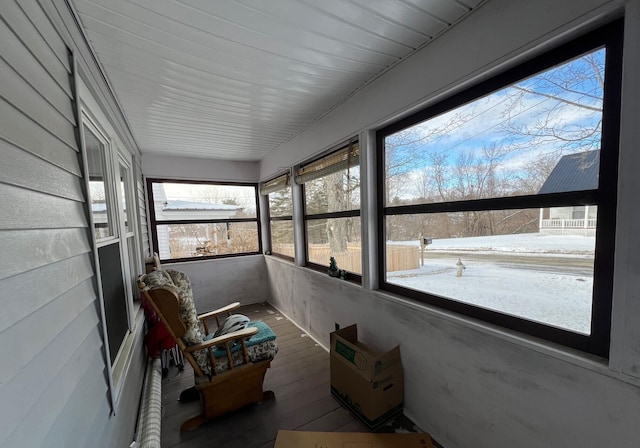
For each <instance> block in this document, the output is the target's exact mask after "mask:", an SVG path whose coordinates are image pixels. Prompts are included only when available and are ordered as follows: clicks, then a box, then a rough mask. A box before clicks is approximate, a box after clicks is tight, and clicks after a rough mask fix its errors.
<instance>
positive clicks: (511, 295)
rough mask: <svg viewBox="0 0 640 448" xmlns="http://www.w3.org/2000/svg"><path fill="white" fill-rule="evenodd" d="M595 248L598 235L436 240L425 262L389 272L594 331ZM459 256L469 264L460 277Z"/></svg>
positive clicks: (463, 297) (483, 303)
mask: <svg viewBox="0 0 640 448" xmlns="http://www.w3.org/2000/svg"><path fill="white" fill-rule="evenodd" d="M388 244H403V245H406V244H416V245H418V242H417V241H416V242H407V241H402V242H388ZM594 249H595V237H585V236H555V235H541V234H524V235H504V236H494V237H474V238H452V239H441V240H436V239H434V240H433V244H430V245H429V246H427V249H426V250H425V257H424V266H422V267H421V268H419V269H415V270H410V271H400V272H392V273H389V274H387V281H388V282H390V283H393V284H397V285H400V286H405V287H408V288H411V289H415V290H418V291H426V292H429V293H431V294H435V295H439V296H443V297H447V298H453V299H456V300H459V301H461V302H465V303H470V304H474V305H478V306H480V307H483V308H488V309H492V310H496V311H500V312H503V313H507V314H512V315H515V316H519V317H524V318H526V319H529V320H533V321H537V322H542V323H545V324H549V325H552V326H556V327H560V328H564V329H568V330H571V331H576V332H580V333H584V334H589V332H590V325H591V300H592V288H593V256H594ZM458 258H460V259H461V261H462V263H463V264H464V266H465V269H464V271H463V274H462V276H461V277H457V276H456V262H457V261H458Z"/></svg>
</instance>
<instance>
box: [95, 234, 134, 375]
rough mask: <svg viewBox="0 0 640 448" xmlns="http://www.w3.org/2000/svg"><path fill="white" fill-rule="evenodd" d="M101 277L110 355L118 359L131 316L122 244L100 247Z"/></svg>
mask: <svg viewBox="0 0 640 448" xmlns="http://www.w3.org/2000/svg"><path fill="white" fill-rule="evenodd" d="M98 258H99V260H100V279H101V281H102V294H103V298H104V315H105V318H106V323H107V334H108V337H109V357H110V359H111V363H112V364H113V361H114V360H115V359H116V355H117V354H118V351H119V350H120V346H121V345H122V342H123V341H124V338H125V336H126V335H127V332H128V331H129V316H128V314H127V302H126V299H125V297H126V295H125V289H124V281H123V277H122V264H121V263H120V244H119V243H115V244H109V245H107V246H103V247H100V248H99V249H98Z"/></svg>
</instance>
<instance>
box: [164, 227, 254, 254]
mask: <svg viewBox="0 0 640 448" xmlns="http://www.w3.org/2000/svg"><path fill="white" fill-rule="evenodd" d="M157 232H158V246H159V255H160V258H161V259H164V260H166V259H172V258H188V257H200V256H213V255H226V254H240V253H247V252H258V247H259V246H258V224H257V223H256V222H236V223H218V224H171V225H159V226H157Z"/></svg>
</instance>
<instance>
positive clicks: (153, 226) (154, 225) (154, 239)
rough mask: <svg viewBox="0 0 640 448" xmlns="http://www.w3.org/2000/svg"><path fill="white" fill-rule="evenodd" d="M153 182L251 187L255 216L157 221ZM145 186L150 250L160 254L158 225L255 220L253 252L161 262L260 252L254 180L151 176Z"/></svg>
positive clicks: (219, 256) (164, 260)
mask: <svg viewBox="0 0 640 448" xmlns="http://www.w3.org/2000/svg"><path fill="white" fill-rule="evenodd" d="M154 183H171V184H192V185H215V186H240V187H252V188H253V189H254V192H255V196H254V197H255V201H256V217H255V218H230V219H189V220H167V221H158V220H157V219H156V210H155V201H154V198H153V184H154ZM145 185H146V188H147V198H148V204H149V232H150V234H151V244H152V251H153V252H156V253H158V254H160V252H159V244H158V230H157V229H158V225H170V224H223V223H227V224H232V223H239V222H255V223H256V228H257V231H258V235H257V238H258V249H257V250H256V251H253V252H242V253H237V254H218V255H203V256H194V257H181V258H169V259H165V258H161V259H160V261H161V262H162V263H182V262H185V261H200V260H212V259H220V258H233V257H244V256H250V255H260V254H262V229H261V226H260V200H259V192H258V184H257V183H255V182H223V181H212V180H191V179H189V180H187V179H170V178H151V177H147V178H146V180H145Z"/></svg>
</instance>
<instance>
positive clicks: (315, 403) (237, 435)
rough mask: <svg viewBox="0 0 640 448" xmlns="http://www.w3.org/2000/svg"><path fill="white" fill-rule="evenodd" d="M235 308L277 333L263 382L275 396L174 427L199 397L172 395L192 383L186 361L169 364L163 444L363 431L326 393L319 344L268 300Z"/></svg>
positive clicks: (188, 446) (224, 444) (236, 447)
mask: <svg viewBox="0 0 640 448" xmlns="http://www.w3.org/2000/svg"><path fill="white" fill-rule="evenodd" d="M235 312H237V313H240V314H245V315H246V316H248V317H250V318H251V319H252V320H262V321H264V322H265V323H267V324H268V325H269V326H270V327H271V328H272V330H273V331H274V332H275V333H276V335H277V341H278V348H279V350H278V354H277V355H276V357H275V359H274V360H273V362H272V364H271V368H270V369H269V370H267V374H266V376H265V382H264V387H265V390H272V391H274V392H275V399H273V400H269V401H266V402H264V403H260V404H257V405H250V406H247V407H246V408H244V409H241V410H239V411H236V412H233V413H230V414H227V415H224V416H221V417H218V418H217V419H215V420H213V421H210V422H207V423H206V424H204V425H202V426H200V427H199V428H197V429H195V430H193V431H189V432H186V433H180V432H179V430H180V425H181V424H182V422H183V421H185V420H187V419H188V418H190V417H193V416H195V415H197V414H198V413H199V411H200V403H199V402H198V401H196V402H191V403H182V402H179V401H178V398H179V397H180V393H181V392H182V391H183V390H184V389H187V388H189V387H191V386H193V381H194V379H193V370H192V369H191V368H190V367H189V366H188V365H187V366H186V367H185V370H184V371H183V372H182V373H180V374H178V370H177V368H176V367H175V366H172V367H171V368H170V370H169V373H168V375H167V376H166V378H164V379H163V383H162V406H163V419H162V446H163V448H171V447H175V448H200V447H202V448H204V447H207V448H208V447H216V448H272V447H273V444H274V440H275V437H276V435H277V433H278V430H279V429H289V430H295V429H299V430H309V431H311V430H313V431H350V432H362V431H367V429H366V427H365V426H364V425H363V424H362V423H360V421H358V420H357V419H356V418H355V417H354V416H352V415H351V414H350V413H349V412H348V411H346V410H345V409H344V408H342V407H341V406H340V404H339V403H338V402H337V401H336V400H335V399H334V398H333V397H332V396H331V390H330V385H329V354H328V353H327V352H326V350H325V349H324V348H323V347H321V346H320V345H318V344H317V343H316V342H315V341H314V340H313V339H311V338H310V337H308V335H306V334H305V333H304V332H303V331H302V330H300V328H298V327H297V326H295V325H294V324H293V323H291V322H290V321H289V320H288V319H287V318H286V317H284V316H283V315H282V314H281V313H279V312H278V310H276V309H275V308H273V307H272V306H271V305H269V304H263V303H259V304H252V305H248V306H243V307H241V308H239V309H237V310H236V311H235ZM213 324H215V321H214V322H213ZM210 330H211V328H210Z"/></svg>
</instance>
